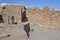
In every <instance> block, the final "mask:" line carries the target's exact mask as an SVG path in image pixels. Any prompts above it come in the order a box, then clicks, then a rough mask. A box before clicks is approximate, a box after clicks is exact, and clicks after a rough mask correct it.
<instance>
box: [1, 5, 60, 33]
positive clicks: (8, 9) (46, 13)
mask: <svg viewBox="0 0 60 40" xmlns="http://www.w3.org/2000/svg"><path fill="white" fill-rule="evenodd" d="M26 22H27V23H30V28H31V29H32V27H33V26H39V27H42V28H48V29H60V11H56V10H54V9H50V8H49V7H44V8H43V9H39V8H34V7H33V8H25V7H24V6H21V5H5V6H0V26H1V27H2V26H3V27H7V28H8V27H10V28H11V29H14V27H15V26H16V28H19V27H23V26H24V25H25V24H24V23H26ZM14 30H15V29H14ZM22 30H23V29H22ZM13 34H14V33H13Z"/></svg>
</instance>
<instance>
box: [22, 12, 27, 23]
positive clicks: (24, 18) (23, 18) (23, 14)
mask: <svg viewBox="0 0 60 40" xmlns="http://www.w3.org/2000/svg"><path fill="white" fill-rule="evenodd" d="M26 21H28V18H27V17H26V11H24V12H23V13H22V22H26Z"/></svg>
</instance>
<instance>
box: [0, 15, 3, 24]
mask: <svg viewBox="0 0 60 40" xmlns="http://www.w3.org/2000/svg"><path fill="white" fill-rule="evenodd" d="M3 22H4V21H3V17H2V15H0V23H3Z"/></svg>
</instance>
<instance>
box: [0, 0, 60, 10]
mask: <svg viewBox="0 0 60 40" xmlns="http://www.w3.org/2000/svg"><path fill="white" fill-rule="evenodd" d="M4 4H20V5H24V6H25V7H37V8H43V7H45V6H48V7H50V8H55V9H57V10H59V9H60V0H0V5H4Z"/></svg>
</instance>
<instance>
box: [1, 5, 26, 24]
mask: <svg viewBox="0 0 60 40" xmlns="http://www.w3.org/2000/svg"><path fill="white" fill-rule="evenodd" d="M25 9H26V8H25V7H24V6H19V5H17V6H16V5H5V6H3V7H0V21H2V20H3V21H4V23H6V24H19V25H20V24H21V23H22V17H23V18H24V14H25V13H24V12H25Z"/></svg>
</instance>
